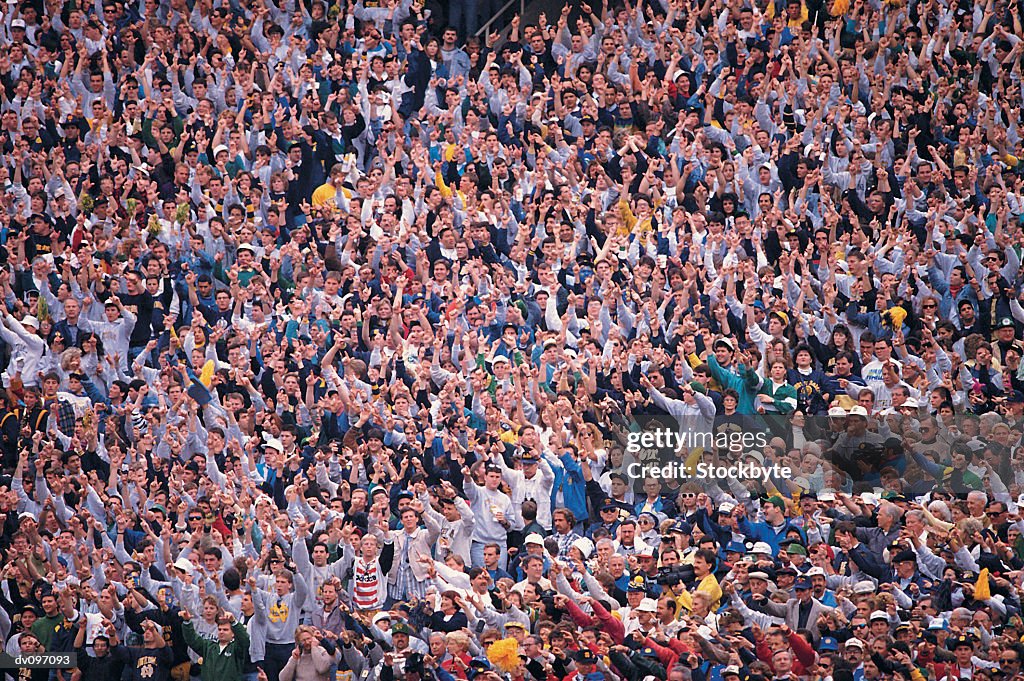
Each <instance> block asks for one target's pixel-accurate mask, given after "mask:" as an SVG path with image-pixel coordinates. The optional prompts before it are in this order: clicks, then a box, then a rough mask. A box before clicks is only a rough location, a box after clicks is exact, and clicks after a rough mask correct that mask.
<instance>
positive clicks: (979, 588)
mask: <svg viewBox="0 0 1024 681" xmlns="http://www.w3.org/2000/svg"><path fill="white" fill-rule="evenodd" d="M990 598H992V589H991V587H989V584H988V568H982V569H981V572H979V573H978V581H977V583H976V584H975V585H974V600H976V601H987V600H988V599H990Z"/></svg>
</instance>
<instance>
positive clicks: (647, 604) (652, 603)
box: [636, 598, 658, 612]
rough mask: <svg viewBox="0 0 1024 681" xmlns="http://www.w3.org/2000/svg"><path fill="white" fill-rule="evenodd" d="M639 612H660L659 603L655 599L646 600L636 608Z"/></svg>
mask: <svg viewBox="0 0 1024 681" xmlns="http://www.w3.org/2000/svg"><path fill="white" fill-rule="evenodd" d="M636 609H637V612H658V601H656V600H654V599H653V598H645V599H643V600H642V601H640V605H638V606H636Z"/></svg>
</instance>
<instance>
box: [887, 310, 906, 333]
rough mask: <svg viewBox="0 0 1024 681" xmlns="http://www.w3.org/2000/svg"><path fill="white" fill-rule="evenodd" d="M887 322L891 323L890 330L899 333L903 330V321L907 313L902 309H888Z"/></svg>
mask: <svg viewBox="0 0 1024 681" xmlns="http://www.w3.org/2000/svg"><path fill="white" fill-rule="evenodd" d="M888 314H889V320H890V322H891V323H892V330H893V331H899V330H900V329H902V328H903V320H904V319H906V318H907V311H906V310H904V309H903V308H902V307H890V308H889V310H888Z"/></svg>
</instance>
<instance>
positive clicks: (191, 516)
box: [188, 515, 203, 522]
mask: <svg viewBox="0 0 1024 681" xmlns="http://www.w3.org/2000/svg"><path fill="white" fill-rule="evenodd" d="M202 519H203V516H201V515H190V516H189V517H188V520H189V522H195V521H197V520H202Z"/></svg>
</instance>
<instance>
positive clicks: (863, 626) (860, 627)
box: [853, 624, 868, 629]
mask: <svg viewBox="0 0 1024 681" xmlns="http://www.w3.org/2000/svg"><path fill="white" fill-rule="evenodd" d="M853 628H854V629H867V628H868V625H866V624H854V625H853Z"/></svg>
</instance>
